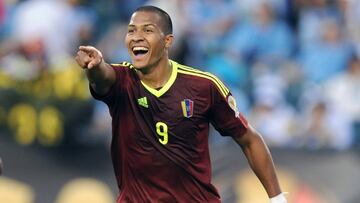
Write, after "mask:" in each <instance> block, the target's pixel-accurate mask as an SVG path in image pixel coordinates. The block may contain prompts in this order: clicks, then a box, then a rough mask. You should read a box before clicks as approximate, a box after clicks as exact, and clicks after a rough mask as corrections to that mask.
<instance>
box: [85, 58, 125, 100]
mask: <svg viewBox="0 0 360 203" xmlns="http://www.w3.org/2000/svg"><path fill="white" fill-rule="evenodd" d="M111 68H113V69H114V71H115V74H116V77H115V83H114V84H113V85H112V86H111V87H110V89H109V91H108V92H107V93H106V94H105V95H99V94H97V93H96V92H95V90H94V89H93V88H92V87H91V85H89V88H90V93H91V95H92V96H93V97H94V99H96V100H100V101H103V102H104V103H106V104H107V105H108V106H109V107H111V106H113V104H114V103H115V102H116V98H117V96H118V95H120V94H121V92H123V91H124V89H125V86H126V77H127V69H128V68H127V67H124V66H123V65H121V64H111Z"/></svg>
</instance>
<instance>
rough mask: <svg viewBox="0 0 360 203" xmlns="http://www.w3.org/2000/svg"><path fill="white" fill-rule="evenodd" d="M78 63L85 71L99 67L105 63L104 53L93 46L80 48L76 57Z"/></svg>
mask: <svg viewBox="0 0 360 203" xmlns="http://www.w3.org/2000/svg"><path fill="white" fill-rule="evenodd" d="M75 60H76V62H77V63H78V64H79V66H80V67H82V68H84V69H91V68H93V67H98V66H99V65H100V64H101V62H103V56H102V53H101V52H100V51H99V50H97V49H96V48H95V47H92V46H80V47H79V51H78V52H77V55H76V57H75Z"/></svg>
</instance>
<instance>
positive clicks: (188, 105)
mask: <svg viewBox="0 0 360 203" xmlns="http://www.w3.org/2000/svg"><path fill="white" fill-rule="evenodd" d="M181 107H182V111H183V115H184V117H185V118H190V117H191V116H192V115H193V112H194V102H193V101H192V100H190V99H184V100H183V101H181Z"/></svg>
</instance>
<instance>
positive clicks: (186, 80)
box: [91, 61, 247, 203]
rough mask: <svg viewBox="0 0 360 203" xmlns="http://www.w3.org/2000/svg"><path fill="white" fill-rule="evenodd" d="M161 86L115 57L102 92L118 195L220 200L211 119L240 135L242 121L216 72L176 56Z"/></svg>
mask: <svg viewBox="0 0 360 203" xmlns="http://www.w3.org/2000/svg"><path fill="white" fill-rule="evenodd" d="M170 62H171V64H172V73H171V76H170V79H169V81H168V82H167V83H166V84H165V85H164V86H163V87H162V88H161V89H159V90H156V89H153V88H151V87H149V86H147V85H146V84H144V83H143V82H142V81H141V80H140V79H139V77H138V76H137V74H136V70H135V68H133V66H132V65H131V64H129V63H126V62H124V63H122V64H117V65H112V68H113V69H114V70H115V72H116V82H115V84H114V85H113V86H112V87H111V89H110V90H109V92H108V93H107V94H106V95H104V96H99V95H97V94H96V93H95V92H94V91H93V90H91V93H92V95H93V96H94V98H95V99H99V100H102V101H104V102H105V103H106V104H107V105H108V107H109V110H110V114H111V116H112V134H113V137H112V144H111V153H112V161H113V166H114V170H115V175H116V178H117V183H118V187H119V189H120V191H121V193H120V195H119V198H118V200H117V202H118V203H119V202H135V203H142V202H201V203H203V202H220V196H219V193H218V192H217V190H216V188H215V187H214V186H213V185H212V184H211V165H210V157H209V148H208V133H209V123H212V124H213V126H214V127H215V129H217V130H218V131H219V132H220V134H221V135H223V136H233V137H236V136H242V135H243V134H244V133H245V132H246V130H247V121H246V120H245V119H244V118H243V117H242V116H241V114H239V112H237V110H236V104H235V100H234V99H233V97H232V96H231V94H230V92H229V90H228V89H227V88H226V87H225V86H224V85H223V83H222V82H221V81H220V80H219V79H217V78H216V77H215V76H213V75H211V74H209V73H205V72H202V71H199V70H196V69H193V68H189V67H186V66H183V65H180V64H178V63H176V62H174V61H170Z"/></svg>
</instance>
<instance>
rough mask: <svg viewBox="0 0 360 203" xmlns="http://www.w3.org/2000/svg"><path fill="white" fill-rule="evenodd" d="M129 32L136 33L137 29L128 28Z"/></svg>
mask: <svg viewBox="0 0 360 203" xmlns="http://www.w3.org/2000/svg"><path fill="white" fill-rule="evenodd" d="M127 32H128V33H134V32H135V30H134V29H128V31H127Z"/></svg>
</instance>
